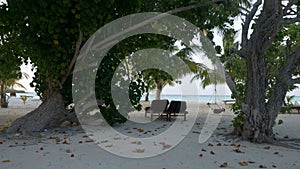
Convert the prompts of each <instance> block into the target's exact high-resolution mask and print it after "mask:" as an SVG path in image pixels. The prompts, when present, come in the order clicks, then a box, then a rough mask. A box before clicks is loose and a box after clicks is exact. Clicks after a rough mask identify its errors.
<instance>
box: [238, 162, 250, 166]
mask: <svg viewBox="0 0 300 169" xmlns="http://www.w3.org/2000/svg"><path fill="white" fill-rule="evenodd" d="M239 165H240V166H247V165H248V163H247V162H246V161H243V162H239Z"/></svg>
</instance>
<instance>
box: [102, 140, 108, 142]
mask: <svg viewBox="0 0 300 169" xmlns="http://www.w3.org/2000/svg"><path fill="white" fill-rule="evenodd" d="M107 142H108V140H103V141H101V142H100V143H107Z"/></svg>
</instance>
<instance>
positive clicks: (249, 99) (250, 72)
mask: <svg viewBox="0 0 300 169" xmlns="http://www.w3.org/2000/svg"><path fill="white" fill-rule="evenodd" d="M246 63H247V82H246V85H247V94H246V105H244V106H243V112H244V118H245V122H244V125H243V128H242V133H241V136H242V138H243V139H245V140H250V141H253V142H264V140H265V138H266V137H269V136H270V135H269V134H270V132H271V131H270V130H271V129H272V128H270V127H268V126H269V124H270V123H273V121H271V120H272V119H270V118H269V116H268V114H269V112H267V111H266V109H265V93H266V76H265V61H264V56H260V55H259V54H256V53H253V54H252V56H250V57H247V59H246Z"/></svg>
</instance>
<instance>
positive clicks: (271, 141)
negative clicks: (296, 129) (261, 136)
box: [265, 138, 300, 150]
mask: <svg viewBox="0 0 300 169" xmlns="http://www.w3.org/2000/svg"><path fill="white" fill-rule="evenodd" d="M298 140H299V141H300V139H298ZM265 141H266V143H268V144H270V145H274V146H278V147H283V148H288V149H293V150H300V147H296V146H292V145H290V144H286V143H283V142H280V141H278V140H274V139H269V138H266V140H265Z"/></svg>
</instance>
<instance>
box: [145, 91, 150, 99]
mask: <svg viewBox="0 0 300 169" xmlns="http://www.w3.org/2000/svg"><path fill="white" fill-rule="evenodd" d="M148 90H149V89H148ZM145 101H149V92H147V93H146V96H145Z"/></svg>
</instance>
